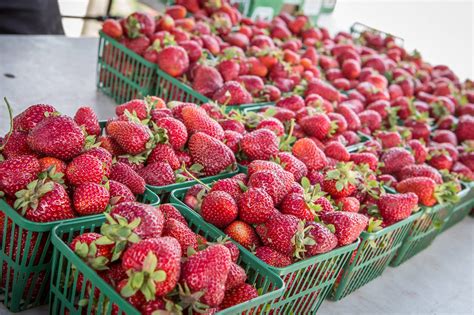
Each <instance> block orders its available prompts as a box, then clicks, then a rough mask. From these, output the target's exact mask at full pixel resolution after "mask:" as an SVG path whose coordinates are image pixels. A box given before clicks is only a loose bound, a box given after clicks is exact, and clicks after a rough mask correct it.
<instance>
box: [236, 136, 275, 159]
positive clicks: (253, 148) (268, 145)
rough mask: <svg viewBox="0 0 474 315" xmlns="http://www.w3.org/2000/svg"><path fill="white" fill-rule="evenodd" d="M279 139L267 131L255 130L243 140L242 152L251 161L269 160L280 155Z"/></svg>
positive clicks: (241, 144) (241, 143) (241, 142)
mask: <svg viewBox="0 0 474 315" xmlns="http://www.w3.org/2000/svg"><path fill="white" fill-rule="evenodd" d="M279 142H280V141H279V139H278V138H277V137H276V135H275V134H274V133H273V132H271V131H270V130H267V129H259V130H254V131H252V132H250V133H248V134H246V135H244V137H243V138H242V140H241V141H240V146H241V149H242V152H243V153H245V155H246V156H247V157H248V158H249V159H250V160H269V159H270V158H271V157H272V156H275V155H276V154H278V145H279Z"/></svg>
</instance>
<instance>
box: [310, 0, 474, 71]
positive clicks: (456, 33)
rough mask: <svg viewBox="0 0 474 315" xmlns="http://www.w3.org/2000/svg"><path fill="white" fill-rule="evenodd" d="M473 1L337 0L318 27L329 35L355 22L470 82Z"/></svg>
mask: <svg viewBox="0 0 474 315" xmlns="http://www.w3.org/2000/svg"><path fill="white" fill-rule="evenodd" d="M473 19H474V1H473V0H471V1H468V0H467V1H466V0H464V1H425V0H418V1H406V0H402V1H400V0H398V1H397V0H390V1H386V0H379V1H377V0H338V1H337V5H336V9H335V11H334V12H333V13H332V15H330V16H324V17H322V18H321V19H320V21H319V24H320V25H322V26H326V27H328V28H329V29H330V30H331V32H336V31H337V30H348V29H349V28H350V26H351V25H352V23H354V22H356V21H358V22H362V23H364V24H367V25H370V26H373V27H374V28H377V29H380V30H383V31H387V32H389V33H392V34H394V35H398V36H400V37H402V38H404V39H405V47H406V48H407V49H408V50H413V49H415V48H416V49H418V50H419V51H420V52H421V54H422V56H423V57H424V58H425V59H426V60H428V61H429V62H431V63H432V64H446V65H448V66H450V67H451V68H452V69H453V70H454V72H455V73H456V74H457V75H458V76H459V77H460V79H465V78H471V79H474V47H473V45H474V20H473Z"/></svg>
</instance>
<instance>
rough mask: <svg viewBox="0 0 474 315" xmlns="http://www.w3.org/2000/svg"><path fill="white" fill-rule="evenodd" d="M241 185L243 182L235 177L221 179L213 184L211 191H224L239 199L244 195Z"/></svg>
mask: <svg viewBox="0 0 474 315" xmlns="http://www.w3.org/2000/svg"><path fill="white" fill-rule="evenodd" d="M240 185H242V183H241V182H239V181H238V180H236V179H234V178H224V179H219V180H218V181H216V182H215V183H214V185H212V188H211V190H210V192H213V191H224V192H226V193H228V194H229V195H231V196H232V198H234V200H235V201H237V200H239V198H240V196H241V195H242V188H241V187H240Z"/></svg>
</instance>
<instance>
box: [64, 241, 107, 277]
mask: <svg viewBox="0 0 474 315" xmlns="http://www.w3.org/2000/svg"><path fill="white" fill-rule="evenodd" d="M101 237H102V235H101V234H99V233H93V232H89V233H83V234H81V235H79V236H76V237H75V238H74V239H73V240H72V242H71V244H69V247H70V248H71V249H72V250H73V251H74V252H75V253H76V254H77V255H78V256H79V257H81V259H82V260H84V261H85V262H86V263H87V264H88V265H89V266H91V267H92V268H93V269H95V270H105V269H107V266H106V264H107V263H108V262H110V260H111V259H112V249H113V247H114V244H99V243H100V241H99V242H98V240H99V239H100V238H101Z"/></svg>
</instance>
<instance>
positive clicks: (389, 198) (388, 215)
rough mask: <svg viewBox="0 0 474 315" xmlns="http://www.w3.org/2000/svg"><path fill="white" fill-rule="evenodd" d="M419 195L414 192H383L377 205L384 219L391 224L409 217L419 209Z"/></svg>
mask: <svg viewBox="0 0 474 315" xmlns="http://www.w3.org/2000/svg"><path fill="white" fill-rule="evenodd" d="M417 206H418V196H417V195H416V194H414V193H412V192H409V193H406V194H396V195H395V194H393V195H392V194H383V195H382V196H380V198H379V200H377V207H378V209H379V212H380V215H381V216H382V218H383V221H384V222H386V223H389V224H393V223H395V222H398V221H401V220H403V219H406V218H408V217H409V216H410V215H411V214H412V212H414V211H416V210H417Z"/></svg>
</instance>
